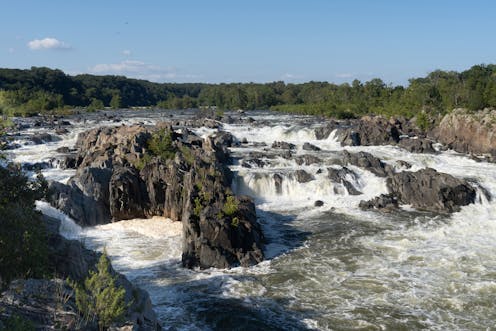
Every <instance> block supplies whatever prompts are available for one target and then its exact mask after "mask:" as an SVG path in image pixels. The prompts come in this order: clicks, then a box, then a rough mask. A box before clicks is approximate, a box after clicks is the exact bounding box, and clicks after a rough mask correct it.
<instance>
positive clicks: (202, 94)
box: [0, 64, 496, 118]
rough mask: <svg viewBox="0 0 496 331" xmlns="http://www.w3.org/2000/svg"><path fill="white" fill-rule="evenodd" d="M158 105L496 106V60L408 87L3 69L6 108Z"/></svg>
mask: <svg viewBox="0 0 496 331" xmlns="http://www.w3.org/2000/svg"><path fill="white" fill-rule="evenodd" d="M134 106H158V107H161V108H171V109H184V108H197V107H200V106H217V107H218V108H219V109H267V108H271V109H273V110H283V111H290V112H298V113H305V114H318V115H327V116H336V117H341V118H342V117H355V116H360V115H363V114H369V113H375V114H391V115H393V114H394V115H404V116H407V117H412V116H414V115H415V114H417V113H418V112H421V111H424V112H425V113H428V114H438V113H444V112H447V111H450V110H452V109H453V108H458V107H463V108H467V109H469V110H479V109H483V108H485V107H495V106H496V65H492V64H491V65H476V66H473V67H472V68H470V69H469V70H466V71H463V72H454V71H441V70H437V71H434V72H431V73H430V74H428V75H427V76H426V77H422V78H412V79H410V80H409V84H408V86H406V87H403V86H392V85H390V84H386V83H385V82H383V81H382V80H380V79H377V78H376V79H372V80H370V81H367V82H360V81H358V80H354V81H353V82H352V83H351V84H348V83H344V84H340V85H337V84H333V83H328V82H308V83H302V84H286V83H284V82H272V83H266V84H257V83H230V84H202V83H189V84H174V83H163V84H160V83H152V82H149V81H145V80H137V79H130V78H126V77H123V76H94V75H87V74H85V75H77V76H69V75H66V74H65V73H64V72H62V71H61V70H53V69H49V68H37V67H33V68H31V69H28V70H20V69H0V109H1V111H2V113H3V114H9V115H12V114H17V115H30V114H34V113H38V112H40V111H50V110H54V109H64V108H72V107H88V109H90V110H94V109H99V108H103V107H112V108H121V107H134Z"/></svg>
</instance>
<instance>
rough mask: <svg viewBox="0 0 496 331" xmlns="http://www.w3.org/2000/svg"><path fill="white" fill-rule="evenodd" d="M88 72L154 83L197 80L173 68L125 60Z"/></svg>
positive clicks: (100, 66) (97, 66) (97, 67)
mask: <svg viewBox="0 0 496 331" xmlns="http://www.w3.org/2000/svg"><path fill="white" fill-rule="evenodd" d="M89 72H90V73H93V74H100V75H123V76H127V77H133V78H138V79H146V80H150V81H154V82H162V81H166V80H174V81H188V80H194V79H198V76H197V75H191V74H182V73H178V71H177V69H176V68H173V67H168V68H164V67H160V66H157V65H153V64H149V63H145V62H142V61H136V60H125V61H121V62H119V63H108V64H105V63H102V64H97V65H95V66H93V67H91V68H89Z"/></svg>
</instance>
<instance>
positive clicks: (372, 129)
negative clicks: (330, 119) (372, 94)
mask: <svg viewBox="0 0 496 331" xmlns="http://www.w3.org/2000/svg"><path fill="white" fill-rule="evenodd" d="M400 134H401V133H400V131H399V130H398V127H397V126H396V125H394V124H392V123H391V122H390V121H388V120H387V119H386V118H384V117H382V116H364V117H362V118H361V119H360V120H359V121H357V122H355V125H353V126H352V127H350V128H346V129H341V130H340V131H339V132H338V137H339V140H340V142H341V144H342V145H343V146H374V145H387V144H394V143H397V142H398V141H399V140H400Z"/></svg>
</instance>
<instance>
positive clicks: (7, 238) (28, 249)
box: [0, 164, 48, 285]
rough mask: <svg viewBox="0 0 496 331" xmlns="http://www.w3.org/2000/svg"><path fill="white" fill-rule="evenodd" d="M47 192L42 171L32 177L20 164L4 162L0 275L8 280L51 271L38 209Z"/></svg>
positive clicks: (0, 185)
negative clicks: (48, 268) (36, 176)
mask: <svg viewBox="0 0 496 331" xmlns="http://www.w3.org/2000/svg"><path fill="white" fill-rule="evenodd" d="M46 193H47V183H46V181H45V180H44V179H43V177H42V176H41V175H40V176H39V177H38V179H37V180H35V181H29V180H28V178H27V177H26V175H25V174H24V173H23V172H22V171H21V170H20V169H19V167H18V166H16V165H13V164H10V165H8V166H7V167H2V166H0V229H1V231H0V278H1V281H2V282H4V283H8V282H9V281H10V280H12V279H14V278H18V277H22V278H24V277H42V276H43V275H45V274H46V272H47V269H46V268H47V265H48V257H47V254H48V253H47V252H48V243H47V238H46V233H45V228H44V225H43V223H42V219H41V214H40V212H38V211H36V209H35V201H36V200H39V199H42V198H43V197H45V196H46ZM0 285H1V284H0Z"/></svg>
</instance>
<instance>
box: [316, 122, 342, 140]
mask: <svg viewBox="0 0 496 331" xmlns="http://www.w3.org/2000/svg"><path fill="white" fill-rule="evenodd" d="M338 127H339V123H338V122H336V121H329V122H327V123H326V124H325V125H324V126H321V127H319V128H316V129H315V137H316V138H317V139H318V140H323V139H327V138H329V136H330V134H331V132H332V131H334V130H336V129H337V128H338Z"/></svg>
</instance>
